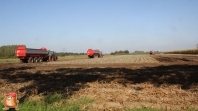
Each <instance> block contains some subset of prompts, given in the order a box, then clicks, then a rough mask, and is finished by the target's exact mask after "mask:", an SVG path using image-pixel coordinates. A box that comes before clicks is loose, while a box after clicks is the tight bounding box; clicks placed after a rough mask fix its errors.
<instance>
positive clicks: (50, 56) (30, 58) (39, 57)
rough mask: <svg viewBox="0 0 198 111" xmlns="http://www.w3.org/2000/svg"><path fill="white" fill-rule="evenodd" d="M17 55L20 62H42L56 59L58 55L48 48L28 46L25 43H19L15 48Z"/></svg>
mask: <svg viewBox="0 0 198 111" xmlns="http://www.w3.org/2000/svg"><path fill="white" fill-rule="evenodd" d="M15 54H16V56H17V57H18V58H19V59H20V62H24V63H28V62H32V63H33V62H42V61H56V60H57V59H58V57H57V56H56V55H55V52H54V51H50V50H47V49H46V48H44V47H43V48H40V49H33V48H26V47H25V46H24V45H19V46H17V47H16V50H15Z"/></svg>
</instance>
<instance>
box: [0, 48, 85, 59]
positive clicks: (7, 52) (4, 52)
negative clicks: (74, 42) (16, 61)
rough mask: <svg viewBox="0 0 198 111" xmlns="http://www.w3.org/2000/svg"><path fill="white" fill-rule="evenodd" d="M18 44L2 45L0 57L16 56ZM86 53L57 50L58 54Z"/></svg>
mask: <svg viewBox="0 0 198 111" xmlns="http://www.w3.org/2000/svg"><path fill="white" fill-rule="evenodd" d="M17 46H18V45H4V46H1V47H0V59H8V58H16V55H15V49H16V47H17ZM85 54H86V53H73V52H56V55H57V56H68V55H85Z"/></svg>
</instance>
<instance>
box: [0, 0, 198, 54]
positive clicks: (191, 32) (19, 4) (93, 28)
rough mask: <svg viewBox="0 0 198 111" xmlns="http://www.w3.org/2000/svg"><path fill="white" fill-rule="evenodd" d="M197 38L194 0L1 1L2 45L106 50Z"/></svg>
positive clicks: (165, 46)
mask: <svg viewBox="0 0 198 111" xmlns="http://www.w3.org/2000/svg"><path fill="white" fill-rule="evenodd" d="M197 43H198V0H0V45H1V46H2V45H12V44H13V45H15V44H17V45H18V44H24V45H26V46H27V47H29V48H40V47H46V48H47V49H51V50H55V51H57V52H86V50H87V49H88V48H93V49H99V50H101V51H103V53H106V52H114V51H116V50H129V51H130V52H133V51H135V50H143V51H149V50H160V51H170V50H183V49H192V48H195V47H196V44H197Z"/></svg>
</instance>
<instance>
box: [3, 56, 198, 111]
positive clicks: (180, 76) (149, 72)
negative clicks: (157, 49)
mask: <svg viewBox="0 0 198 111" xmlns="http://www.w3.org/2000/svg"><path fill="white" fill-rule="evenodd" d="M0 90H1V92H0V95H3V94H5V93H8V92H17V94H18V97H19V99H20V101H23V100H25V99H30V98H31V99H32V98H34V97H35V98H36V97H37V96H38V95H39V96H42V95H46V94H50V93H61V94H63V95H65V96H69V97H70V100H71V101H72V100H76V99H78V98H82V97H87V98H92V99H93V100H94V102H93V103H91V104H90V105H89V106H82V109H86V110H90V111H93V110H96V111H97V110H113V111H118V110H119V111H120V110H123V111H124V110H127V109H128V108H131V109H133V108H142V107H147V108H154V109H159V110H189V109H194V110H198V105H197V104H198V56H185V55H120V56H108V57H105V56H104V58H94V59H78V60H67V61H55V62H49V63H4V64H0Z"/></svg>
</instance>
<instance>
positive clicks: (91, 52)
mask: <svg viewBox="0 0 198 111" xmlns="http://www.w3.org/2000/svg"><path fill="white" fill-rule="evenodd" d="M87 56H88V57H89V58H94V57H96V56H98V58H100V57H103V54H102V52H101V51H99V50H93V49H88V50H87Z"/></svg>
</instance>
